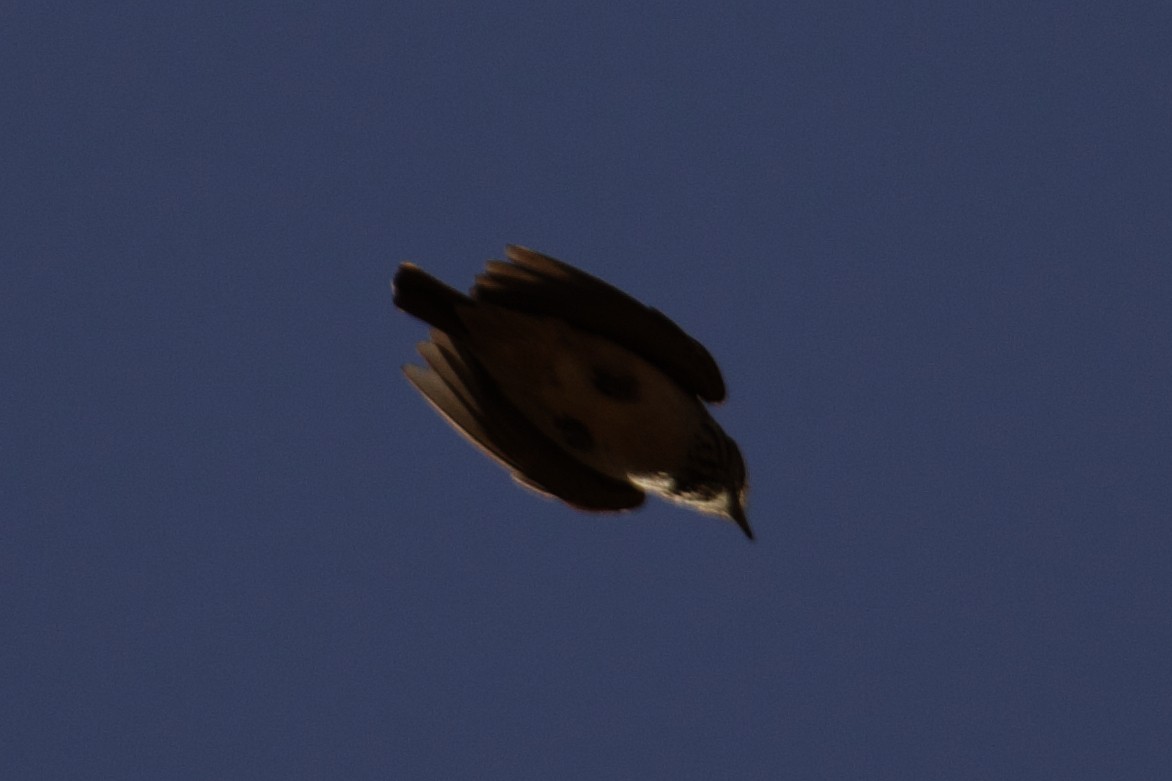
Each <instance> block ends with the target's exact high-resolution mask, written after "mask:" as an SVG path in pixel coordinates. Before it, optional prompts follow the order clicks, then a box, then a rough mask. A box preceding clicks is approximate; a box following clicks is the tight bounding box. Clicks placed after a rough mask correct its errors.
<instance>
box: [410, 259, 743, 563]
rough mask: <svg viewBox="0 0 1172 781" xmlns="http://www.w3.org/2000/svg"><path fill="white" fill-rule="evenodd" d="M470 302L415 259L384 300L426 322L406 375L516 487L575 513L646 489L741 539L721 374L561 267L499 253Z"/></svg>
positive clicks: (679, 336) (636, 305)
mask: <svg viewBox="0 0 1172 781" xmlns="http://www.w3.org/2000/svg"><path fill="white" fill-rule="evenodd" d="M505 257H506V258H507V260H490V261H488V263H487V264H486V267H485V270H484V271H483V272H482V273H481V274H480V275H478V276H477V277H476V280H475V284H474V285H473V287H472V288H471V291H470V292H469V293H468V294H464V293H461V292H459V291H458V290H455V289H454V288H452V287H450V286H448V285H447V284H445V283H443V282H441V281H440V280H438V279H436V278H435V277H433V276H431V275H430V274H428V273H427V272H425V271H423V270H422V269H421V268H419V267H418V266H416V265H415V264H413V263H409V262H407V263H402V264H401V265H400V266H399V268H398V270H397V271H396V273H395V276H394V279H393V280H392V294H393V299H394V304H395V305H396V306H397V307H398V308H399V309H401V310H402V311H404V312H406V313H407V314H409V315H411V316H413V317H415V318H417V319H418V320H421V321H422V322H424V323H425V324H427V325H428V326H430V329H431V330H430V334H429V339H427V340H426V341H423V342H420V343H419V344H418V346H417V349H418V351H419V354H420V355H421V356H422V358H423V361H424V364H425V365H422V366H421V365H417V364H407V365H405V366H403V372H404V374H405V375H406V377H407V380H408V381H409V382H410V383H411V384H412V385H413V386H414V387H415V389H416V390H418V391H419V393H420V394H422V396H423V397H424V399H426V400H427V402H428V403H429V404H430V405H431V406H432V407H433V408H434V409H435V410H436V411H437V412H438V413H439V414H440V415H441V416H442V417H443V418H445V419H446V420H447V422H448V423H449V424H450V425H451V426H452V427H453V428H455V429H456V430H457V431H458V432H459V433H460V434H462V435H463V436H464V437H465V438H466V439H467V440H468V441H469V442H471V443H472V444H473V445H475V446H477V447H478V448H479V449H480V450H481V451H483V452H484V453H485V454H487V455H488V456H489V457H491V458H492V459H494V460H495V461H497V462H498V463H499V464H500V465H501V466H503V467H504V468H506V469H507V470H508V471H509V472H510V473H511V474H512V477H513V478H514V479H515V480H516V481H517V482H518V483H520V484H521V485H523V486H526V487H527V488H530V489H532V490H534V491H536V492H538V493H540V494H544V495H546V496H551V497H554V498H556V499H560V500H561V501H563V502H565V503H566V504H568V505H570V506H571V507H574V508H576V509H578V510H583V511H588V512H618V511H624V510H630V509H633V508H636V507H638V506H640V505H641V504H643V501H644V498H645V496H646V494H648V493H650V494H653V495H656V496H659V497H661V498H663V499H666V500H668V501H670V502H674V503H677V504H681V505H684V506H686V507H688V508H691V509H694V510H698V511H700V512H702V513H706V514H709V515H715V516H718V517H721V518H724V519H726V520H728V521H731V522H733V523H735V524H736V525H737V526H738V527H740V529H741V531H742V532H744V534H745V536H747V537H748V538H749V539H750V540H751V539H753V530H752V529H751V528H750V526H749V521H748V518H747V515H746V509H745V508H746V500H747V493H748V482H747V473H746V468H745V462H744V459H743V457H742V456H741V451H740V449H739V448H738V447H737V444H736V442H734V441H733V439H732V438H731V437H729V436H728V434H726V433H725V432H724V429H722V428H721V427H720V425H719V424H718V423H717V422H716V420H715V419H714V418H713V417H712V415H711V414H710V413H709V411H708V408H707V404H711V403H719V402H722V401H724V399H725V385H724V379H723V377H722V376H721V373H720V369H719V367H718V366H717V365H716V361H715V360H714V359H713V358H712V356H711V355H710V354H709V352H708V350H706V349H705V348H704V347H703V345H701V344H700V343H699V342H698V341H696V340H695V339H693V338H692V337H690V336H688V335H687V334H686V333H685V332H684V331H683V329H681V328H680V327H679V326H678V325H676V324H675V323H674V322H673V321H671V320H670V319H668V317H667V316H666V315H664V314H663V313H661V312H660V311H658V310H656V309H653V308H651V307H648V306H645V305H644V304H642V303H640V302H639V301H637V300H636V299H634V298H632V297H631V296H629V295H628V294H626V293H624V292H622V291H621V290H619V289H618V288H616V287H614V286H612V285H610V284H608V283H607V282H604V281H602V280H601V279H598V278H597V277H594V276H592V275H590V274H588V273H586V272H585V271H582V270H580V269H578V268H575V267H574V266H571V265H570V264H568V263H564V262H562V261H559V260H557V259H555V258H552V257H550V256H548V255H543V254H541V253H539V252H535V251H533V250H530V249H526V248H525V247H521V246H518V245H513V244H510V245H508V246H507V247H506V248H505Z"/></svg>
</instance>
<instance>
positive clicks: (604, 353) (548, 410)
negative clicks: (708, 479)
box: [469, 308, 706, 480]
mask: <svg viewBox="0 0 1172 781" xmlns="http://www.w3.org/2000/svg"><path fill="white" fill-rule="evenodd" d="M470 325H474V326H475V327H472V328H470V329H469V331H470V332H471V333H472V334H473V335H474V336H473V344H474V349H475V354H476V357H477V359H478V360H479V361H480V362H481V364H482V365H483V366H484V368H485V370H486V371H488V373H489V374H490V375H491V376H492V377H493V379H494V380H495V381H496V382H497V385H498V386H499V387H500V389H501V391H502V392H503V393H504V394H505V396H506V397H507V398H508V399H509V400H510V401H511V402H512V403H513V404H514V405H515V406H516V407H517V408H518V409H519V410H520V411H521V412H522V413H523V414H524V415H525V416H526V417H528V418H529V419H530V420H531V421H532V422H533V423H534V424H535V425H536V426H537V427H538V428H539V429H540V430H541V431H542V433H544V434H545V435H546V436H548V437H549V438H550V439H552V440H553V441H555V442H557V443H558V444H559V445H560V446H561V447H562V448H563V449H565V450H566V452H568V453H569V454H571V455H572V456H574V457H575V458H576V459H578V460H579V461H581V462H582V463H584V464H586V465H588V466H590V467H591V468H593V469H596V470H597V471H600V472H602V473H604V474H607V475H610V476H612V477H616V478H618V479H622V480H627V479H629V478H631V477H633V476H638V475H657V474H662V473H667V474H670V473H672V472H674V471H675V470H676V469H677V468H678V467H679V465H680V464H681V463H682V462H683V461H684V459H685V458H686V457H687V453H688V446H689V444H690V443H691V441H692V439H693V437H694V435H695V433H696V430H697V428H698V427H699V426H701V425H702V424H703V421H704V419H705V417H706V415H705V412H704V410H703V408H702V407H701V406H700V402H699V400H698V399H697V398H696V397H695V396H693V395H690V394H688V393H687V392H686V391H684V390H683V389H682V388H680V386H679V385H677V384H676V383H675V382H674V381H672V380H671V379H670V378H669V377H668V376H667V375H666V374H664V373H663V372H662V371H660V370H659V369H658V368H657V367H655V366H654V365H652V364H651V363H649V362H647V361H646V360H644V359H643V358H641V357H639V356H638V355H635V354H634V353H632V352H630V351H629V350H627V349H625V348H623V347H621V346H619V345H617V344H615V343H614V342H611V341H609V340H607V339H603V338H601V337H598V336H594V335H593V334H590V333H586V332H584V331H580V330H578V329H576V328H574V327H572V326H569V325H567V324H566V323H565V322H564V321H561V320H558V319H556V318H550V317H541V316H535V315H526V314H520V313H517V312H513V311H509V310H503V309H497V310H495V311H492V310H488V309H487V308H481V312H480V313H478V315H477V322H476V323H475V324H470Z"/></svg>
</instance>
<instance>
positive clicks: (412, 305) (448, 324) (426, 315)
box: [391, 263, 472, 336]
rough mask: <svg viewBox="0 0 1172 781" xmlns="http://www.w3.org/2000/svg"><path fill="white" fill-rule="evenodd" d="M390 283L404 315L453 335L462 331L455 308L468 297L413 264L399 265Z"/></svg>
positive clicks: (461, 324) (462, 325) (468, 301)
mask: <svg viewBox="0 0 1172 781" xmlns="http://www.w3.org/2000/svg"><path fill="white" fill-rule="evenodd" d="M391 286H392V289H393V291H394V295H395V306H397V307H399V308H400V309H402V310H403V311H404V312H406V313H407V314H409V315H411V316H412V317H418V318H419V319H420V320H422V321H423V322H425V323H427V324H428V325H430V326H431V327H432V328H438V329H439V330H441V331H443V332H444V333H448V334H452V335H455V336H459V335H460V334H463V333H464V330H465V329H464V324H463V322H461V320H460V317H459V315H457V313H456V309H457V308H458V307H460V306H466V305H468V304H471V303H472V299H470V298H468V296H466V295H464V294H463V293H461V292H460V291H458V290H455V289H454V288H451V287H448V286H447V285H445V284H444V283H443V282H440V281H439V280H438V279H436V278H435V277H433V276H432V275H431V274H428V273H427V272H426V271H424V270H423V269H421V268H419V267H418V266H416V265H415V264H414V263H404V264H402V265H400V266H399V270H398V271H397V272H395V279H394V281H392V283H391Z"/></svg>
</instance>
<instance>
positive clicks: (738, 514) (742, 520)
mask: <svg viewBox="0 0 1172 781" xmlns="http://www.w3.org/2000/svg"><path fill="white" fill-rule="evenodd" d="M728 517H729V518H732V519H733V520H734V521H736V524H737V526H740V527H741V531H743V532H744V533H745V536H746V537H748V538H749V539H750V540H751V539H753V530H752V529H751V528H749V519H748V518H747V517H746V516H745V508H744V506H743V505H742V504H741V497H740V496H738V495H737V494H736V493H735V492H734V493H733V494H731V498H730V499H729V505H728Z"/></svg>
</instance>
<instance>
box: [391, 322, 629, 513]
mask: <svg viewBox="0 0 1172 781" xmlns="http://www.w3.org/2000/svg"><path fill="white" fill-rule="evenodd" d="M419 353H420V354H421V355H422V356H423V358H424V360H425V361H427V364H428V365H427V367H423V366H414V365H408V366H404V367H403V371H404V373H405V374H406V375H407V379H408V380H410V381H411V384H412V385H414V386H415V388H416V390H418V391H419V392H420V393H421V394H423V396H424V398H426V399H427V400H428V402H430V403H431V405H432V406H433V407H435V409H436V410H437V411H438V412H439V413H440V414H441V415H443V416H444V418H445V419H446V420H447V421H448V422H449V423H450V424H451V425H452V427H453V428H455V429H456V430H457V431H459V432H460V433H461V434H463V435H464V436H465V437H466V438H467V439H468V440H469V441H470V442H472V443H473V444H474V445H476V446H478V447H479V448H480V449H481V450H483V451H484V452H485V453H487V454H488V455H489V456H491V457H492V458H493V459H495V460H496V461H497V462H499V463H500V464H501V465H502V466H504V467H505V468H506V469H508V470H509V471H510V472H511V473H512V475H513V478H514V479H515V480H517V481H518V482H519V483H521V484H523V485H525V486H527V487H529V488H532V489H534V490H536V491H538V492H540V493H544V494H549V495H551V496H554V497H557V498H558V499H561V500H562V501H563V502H566V503H567V504H569V505H572V506H573V507H577V508H579V509H583V510H594V511H603V510H627V509H630V508H632V507H638V506H639V505H640V504H642V503H643V498H644V494H643V492H642V491H640V490H639V489H638V488H635V487H634V486H632V485H631V484H629V483H625V482H621V481H618V480H615V479H613V478H610V477H607V476H606V475H603V474H601V473H599V472H596V471H594V470H593V469H590V468H589V467H587V466H585V465H583V464H581V463H580V462H578V461H576V460H574V459H573V458H572V457H570V456H569V455H568V454H567V453H566V452H565V451H563V450H562V449H561V448H559V447H558V446H557V445H556V444H554V443H553V442H552V441H550V440H549V439H548V438H547V437H546V436H545V435H544V434H542V433H541V432H540V431H539V430H538V429H537V428H536V427H535V426H534V425H533V424H532V423H530V422H529V421H528V420H527V419H526V418H525V417H524V416H523V415H522V414H521V413H520V412H518V411H517V410H516V408H514V407H513V405H512V404H511V403H510V402H509V401H508V400H507V399H505V398H504V397H503V396H502V395H501V394H500V392H499V391H498V390H496V388H495V387H494V385H493V382H492V380H491V379H490V378H489V377H488V376H487V374H486V373H485V372H484V370H483V369H482V368H480V366H479V365H478V364H477V363H476V361H475V359H473V358H472V357H471V356H469V355H468V354H467V353H466V352H464V351H462V350H461V349H460V347H459V346H458V345H457V344H456V343H454V342H453V341H452V340H451V339H450V338H448V336H446V335H445V334H443V333H442V332H440V331H435V330H433V331H432V332H431V341H430V342H421V343H420V344H419Z"/></svg>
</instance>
